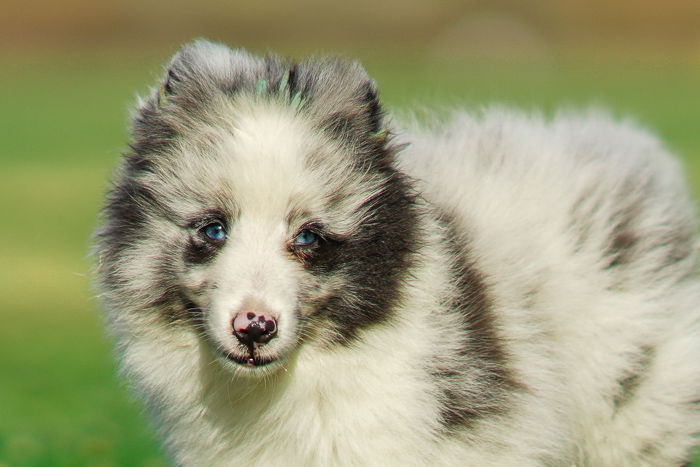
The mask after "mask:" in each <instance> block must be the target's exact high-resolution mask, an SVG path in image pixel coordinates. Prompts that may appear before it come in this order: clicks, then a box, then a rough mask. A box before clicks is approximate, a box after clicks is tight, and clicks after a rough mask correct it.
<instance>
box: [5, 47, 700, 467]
mask: <svg viewBox="0 0 700 467" xmlns="http://www.w3.org/2000/svg"><path fill="white" fill-rule="evenodd" d="M143 63H144V62H143V61H142V60H136V59H133V58H131V57H129V56H128V55H127V56H123V57H121V58H120V59H119V60H118V63H111V64H110V63H109V62H108V61H107V60H91V59H86V58H80V57H78V59H76V58H75V57H73V58H72V59H71V60H64V61H56V60H54V62H53V63H49V64H47V63H36V64H32V63H30V62H28V61H25V62H24V63H22V64H19V63H14V64H12V63H10V64H9V65H7V66H5V67H4V69H3V73H2V74H0V109H1V111H0V135H2V136H1V137H0V141H1V144H0V211H1V212H2V213H3V221H2V228H1V229H0V258H2V262H3V266H4V267H2V268H0V284H2V293H0V316H1V317H2V320H3V324H2V325H1V326H0V374H2V380H1V383H0V467H5V466H74V465H94V466H98V465H99V466H108V465H129V466H132V465H134V466H138V465H144V466H146V465H148V466H155V465H162V463H163V460H162V456H161V454H160V453H159V451H158V447H157V444H156V443H155V442H154V440H153V437H152V435H151V433H150V430H149V428H148V426H147V424H146V423H145V420H144V418H143V417H142V416H141V415H140V414H139V411H140V409H139V407H138V404H137V403H133V402H132V401H130V400H129V397H128V393H127V391H126V390H125V388H124V386H123V384H122V383H120V382H119V380H118V379H117V378H116V377H115V376H114V364H113V359H112V356H111V350H110V345H109V342H108V340H107V339H106V338H105V337H104V336H103V332H102V326H101V323H100V319H101V318H100V314H99V312H98V311H97V307H96V304H95V302H94V301H93V299H92V298H91V292H90V286H89V272H88V271H89V260H88V259H87V251H88V248H89V235H90V232H91V231H92V229H93V228H94V226H95V222H96V221H95V219H96V215H97V210H98V206H99V203H100V198H101V196H102V193H103V191H104V188H105V186H106V179H107V176H108V174H109V171H110V168H111V167H112V166H113V165H114V163H115V161H116V160H117V158H118V154H119V152H120V150H121V148H122V147H123V146H124V144H125V140H126V131H125V124H126V120H127V118H126V117H127V108H128V105H129V104H130V103H131V102H133V98H134V95H135V93H136V91H143V90H144V89H145V88H146V86H147V85H150V83H151V82H152V81H153V77H154V75H155V72H156V71H157V70H158V65H157V63H155V62H146V63H148V65H143ZM4 65H5V64H4ZM368 69H369V71H370V73H371V74H372V75H373V76H374V77H375V78H376V79H377V81H378V83H379V85H380V89H381V91H382V95H383V96H384V98H385V101H386V102H387V105H388V106H389V107H390V108H391V109H396V110H399V111H401V110H402V109H405V108H407V107H411V106H415V105H418V106H428V107H430V106H440V107H456V106H463V105H466V106H468V107H470V108H472V109H478V108H479V107H480V106H482V105H484V104H486V103H489V102H505V103H509V104H512V105H516V106H519V107H524V108H528V109H535V108H541V109H544V111H545V112H552V111H553V109H555V108H556V107H558V106H560V105H561V104H565V105H569V106H585V105H589V104H601V105H604V106H606V107H608V108H609V109H611V111H612V112H613V113H615V114H616V115H632V116H634V117H635V118H636V119H637V120H638V121H640V122H641V123H642V124H644V125H646V126H648V127H650V128H652V129H653V130H654V131H656V132H658V133H659V134H660V135H661V136H662V137H663V138H664V140H665V141H666V142H667V143H668V145H669V147H671V148H672V149H673V150H675V151H676V152H677V153H679V154H680V155H681V156H682V158H683V159H684V160H685V161H686V164H687V167H688V174H689V180H690V181H691V183H692V185H693V187H695V188H696V190H697V187H700V132H699V131H698V123H699V122H700V106H698V105H696V104H697V103H698V102H700V87H698V86H697V83H698V82H699V78H700V70H699V69H698V68H697V67H692V66H689V65H682V64H666V65H665V66H651V65H648V64H647V65H642V64H631V65H610V64H604V65H601V64H597V65H592V64H589V65H585V64H581V63H570V64H563V65H562V64H557V63H550V64H545V65H541V66H532V65H531V66H518V65H516V64H513V65H494V64H485V63H475V64H471V65H470V66H466V65H465V66H456V65H452V66H447V65H439V64H429V63H422V62H411V61H409V60H398V59H394V60H392V61H390V62H388V63H387V62H382V61H379V60H375V61H373V62H370V63H369V65H368ZM695 465H698V466H700V463H696V464H695Z"/></svg>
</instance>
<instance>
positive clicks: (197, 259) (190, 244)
mask: <svg viewBox="0 0 700 467" xmlns="http://www.w3.org/2000/svg"><path fill="white" fill-rule="evenodd" d="M197 237H199V233H193V234H192V235H191V236H190V238H189V239H188V241H187V244H186V246H185V250H184V252H183V259H184V260H185V262H186V263H189V264H204V263H208V262H209V261H211V260H212V259H214V258H215V257H216V254H217V253H218V252H219V250H220V247H219V246H218V245H215V244H213V243H212V242H208V241H206V240H204V239H202V238H197Z"/></svg>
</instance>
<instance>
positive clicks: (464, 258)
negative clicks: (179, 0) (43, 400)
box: [95, 41, 700, 467]
mask: <svg viewBox="0 0 700 467" xmlns="http://www.w3.org/2000/svg"><path fill="white" fill-rule="evenodd" d="M682 180H683V178H682V176H681V173H680V170H679V166H678V163H677V162H676V160H675V159H673V158H672V157H671V156H670V155H669V154H668V153H667V152H666V151H665V149H664V148H663V147H662V145H661V144H660V143H659V142H658V141H657V140H656V139H655V138H654V137H652V136H650V135H649V134H648V133H647V132H645V131H643V130H640V129H638V128H636V127H634V126H633V125H630V124H627V123H615V122H612V121H611V120H610V119H608V118H607V117H606V116H604V115H601V114H597V113H595V112H589V113H586V114H568V113H561V114H558V115H556V116H555V117H554V118H552V119H550V120H547V119H545V118H542V117H540V116H533V115H526V114H523V113H519V112H514V111H510V110H505V109H500V108H491V109H488V110H485V111H483V112H482V113H480V114H479V115H478V116H472V115H468V114H465V113H463V112H455V113H453V114H451V115H449V116H446V117H442V118H436V119H435V121H434V122H433V123H431V124H430V125H421V124H418V123H411V122H407V123H403V124H398V123H393V122H390V121H389V119H388V118H386V117H385V115H384V114H383V111H382V108H381V106H380V104H379V101H378V99H377V93H376V88H375V85H374V83H373V82H372V81H371V80H370V79H369V78H368V77H367V75H366V74H365V72H364V70H363V69H362V68H361V67H360V66H359V65H358V64H356V63H352V62H346V61H342V60H335V59H320V60H319V59H311V60H307V61H302V62H299V63H293V62H288V61H285V60H283V59H280V58H278V57H274V56H267V57H263V58H260V57H255V56H252V55H249V54H248V53H246V52H245V51H242V50H230V49H228V48H227V47H225V46H222V45H217V44H212V43H209V42H205V41H197V42H194V43H191V44H188V45H186V46H184V47H183V48H182V49H181V50H180V51H179V52H178V53H177V54H176V56H175V57H174V58H173V60H172V61H171V63H170V64H169V66H168V68H167V71H166V74H165V78H164V79H163V81H162V83H161V85H160V87H159V88H158V89H155V90H154V91H153V92H152V93H151V95H150V96H149V97H148V98H146V99H145V100H143V101H141V102H139V105H138V108H137V110H136V112H135V114H134V118H133V128H132V139H131V144H130V150H129V151H128V152H127V153H126V154H125V156H124V158H123V160H122V163H121V166H120V168H119V170H118V172H117V173H116V175H115V180H114V184H113V186H112V188H111V190H110V192H109V193H108V196H107V200H106V203H105V207H104V211H103V225H102V226H101V228H100V229H99V231H98V232H97V235H96V238H97V241H96V249H95V254H96V257H97V262H98V266H97V275H98V281H99V286H100V291H101V297H102V301H103V303H104V306H105V308H106V310H107V326H108V328H109V331H110V333H111V334H112V335H113V336H114V339H115V341H116V348H117V352H118V355H119V357H120V362H121V367H122V369H123V372H124V373H125V374H126V375H127V376H128V378H129V379H130V381H131V382H132V383H133V386H134V388H135V390H136V391H137V392H138V393H139V394H140V395H141V396H142V397H143V398H144V400H145V402H146V406H147V408H148V411H149V413H150V415H151V417H152V420H153V421H154V424H155V426H156V427H157V429H158V432H159V434H160V436H161V438H162V440H163V443H164V446H165V449H166V451H167V453H168V455H169V456H170V458H171V460H172V461H173V462H174V463H175V464H177V465H186V466H198V465H201V466H214V465H241V466H256V465H260V466H262V465H268V466H269V465H279V466H282V465H299V466H302V465H303V466H329V465H338V466H355V465H357V466H366V465H401V466H410V465H416V466H422V465H435V466H457V465H460V466H461V465H467V466H478V467H481V466H567V467H568V466H572V465H575V466H581V467H583V466H593V467H624V466H635V467H639V466H654V467H659V466H675V465H681V464H682V463H684V462H686V461H688V460H689V456H690V450H691V448H692V447H693V444H694V443H695V442H696V438H695V434H696V433H697V432H698V431H700V403H699V400H700V359H699V358H698V355H700V284H699V282H698V279H697V276H696V262H697V250H696V237H695V222H694V214H693V208H692V205H691V203H690V201H689V199H688V196H687V193H686V189H685V187H684V184H683V181H682ZM208 225H220V226H222V228H223V229H224V230H225V232H226V239H225V241H218V240H217V241H213V240H212V239H211V238H208V237H207V236H206V235H205V232H206V230H205V227H206V226H208ZM203 232H204V233H203ZM300 232H312V233H313V238H315V239H316V241H315V243H314V244H313V245H312V246H309V247H307V246H303V247H300V246H298V245H296V243H295V242H294V239H295V236H297V235H299V233H300ZM257 308H262V309H265V310H268V311H269V313H270V314H271V315H274V316H276V317H277V321H278V325H279V330H278V333H277V334H276V337H274V339H272V340H271V341H270V342H269V343H267V344H265V345H259V346H256V347H255V348H254V349H253V348H251V349H248V350H246V348H245V346H242V345H241V344H240V343H239V342H238V341H237V340H236V337H235V335H234V334H235V333H234V332H232V329H231V322H232V319H233V318H234V317H235V316H236V313H239V312H241V310H243V311H246V310H249V309H257ZM246 352H250V354H249V355H248V354H247V353H246ZM248 358H249V359H250V360H248V364H245V361H246V359H248Z"/></svg>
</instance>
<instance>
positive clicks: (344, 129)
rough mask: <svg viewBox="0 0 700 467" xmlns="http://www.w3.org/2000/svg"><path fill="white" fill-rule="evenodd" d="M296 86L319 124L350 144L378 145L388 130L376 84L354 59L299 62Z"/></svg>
mask: <svg viewBox="0 0 700 467" xmlns="http://www.w3.org/2000/svg"><path fill="white" fill-rule="evenodd" d="M299 68H300V76H299V82H300V83H299V86H300V87H301V91H302V97H303V98H304V99H305V100H308V103H307V105H308V110H309V112H311V113H312V114H314V115H315V117H316V119H317V121H318V122H319V126H321V127H322V128H323V129H325V130H327V131H329V132H330V133H332V134H333V135H334V136H336V137H338V138H339V139H341V140H344V141H347V142H348V143H350V144H351V145H352V146H354V147H357V146H358V145H360V146H366V145H373V146H374V145H376V144H377V143H380V145H381V146H383V145H384V143H385V142H386V139H387V138H386V136H387V135H388V132H387V131H386V130H385V128H384V111H383V109H382V106H381V104H380V102H379V98H378V95H377V87H376V85H375V83H374V81H373V80H372V79H370V77H369V76H368V75H367V72H366V71H365V70H364V68H363V67H362V66H361V65H360V64H359V63H357V62H348V61H344V60H338V59H326V60H320V61H318V60H317V61H311V62H306V63H301V64H300V67H299Z"/></svg>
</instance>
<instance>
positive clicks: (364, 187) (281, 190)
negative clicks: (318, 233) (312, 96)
mask: <svg viewBox="0 0 700 467" xmlns="http://www.w3.org/2000/svg"><path fill="white" fill-rule="evenodd" d="M220 112H221V117H222V118H221V122H223V124H222V125H221V126H220V127H219V128H213V127H208V128H207V131H206V135H209V136H207V137H206V138H205V137H204V136H205V133H204V132H201V133H200V138H201V139H200V143H204V144H205V145H206V146H208V147H209V149H208V150H207V151H208V152H210V153H209V154H207V155H206V157H204V158H203V159H204V161H205V162H204V164H205V167H202V168H201V169H198V170H189V171H188V172H189V173H197V174H200V175H201V174H207V175H206V176H207V177H211V178H212V179H217V180H219V182H220V183H214V184H213V185H217V186H225V187H226V190H227V196H229V197H230V199H231V200H232V201H233V202H234V203H235V205H236V211H237V212H239V214H241V215H245V214H246V213H247V214H250V215H253V216H255V217H256V218H257V219H258V221H260V222H263V223H268V224H277V223H279V222H281V221H284V220H286V219H287V218H288V217H289V214H290V212H292V211H295V212H302V213H305V214H307V215H309V216H312V217H313V218H315V219H319V220H321V221H322V222H324V223H326V224H328V226H329V227H330V228H331V230H333V231H334V232H335V233H337V234H351V233H352V232H353V231H355V230H356V228H357V226H358V225H359V224H360V223H361V222H362V221H363V219H364V218H365V217H366V216H367V204H368V203H367V200H370V199H373V198H374V197H375V196H376V195H377V193H378V192H380V191H381V186H382V183H381V180H379V179H378V176H377V175H372V173H371V172H370V171H368V170H362V169H359V170H358V167H354V165H355V163H356V161H355V160H354V157H353V154H352V151H351V150H349V149H348V148H342V147H341V146H340V145H339V144H337V143H335V142H333V141H332V140H330V139H328V137H327V136H326V135H324V134H323V133H321V132H319V131H318V130H316V129H314V127H313V123H312V122H311V121H310V120H309V119H308V118H306V117H305V116H304V115H303V114H299V113H298V112H297V110H296V109H294V108H292V107H290V106H289V105H288V104H285V103H281V102H275V101H265V100H262V99H257V98H256V97H254V96H253V97H247V98H245V99H244V98H241V99H238V100H237V101H234V102H227V103H225V104H224V105H223V107H222V109H220ZM205 142H206V143H205ZM199 160H200V161H201V160H202V159H199ZM221 182H222V183H223V185H222V183H221ZM229 191H230V192H229ZM339 194H342V195H343V196H340V197H339V196H338V195H339ZM331 200H333V202H332V203H331V202H330V201H331ZM331 204H332V206H330V205H331ZM292 228H293V227H292Z"/></svg>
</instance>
